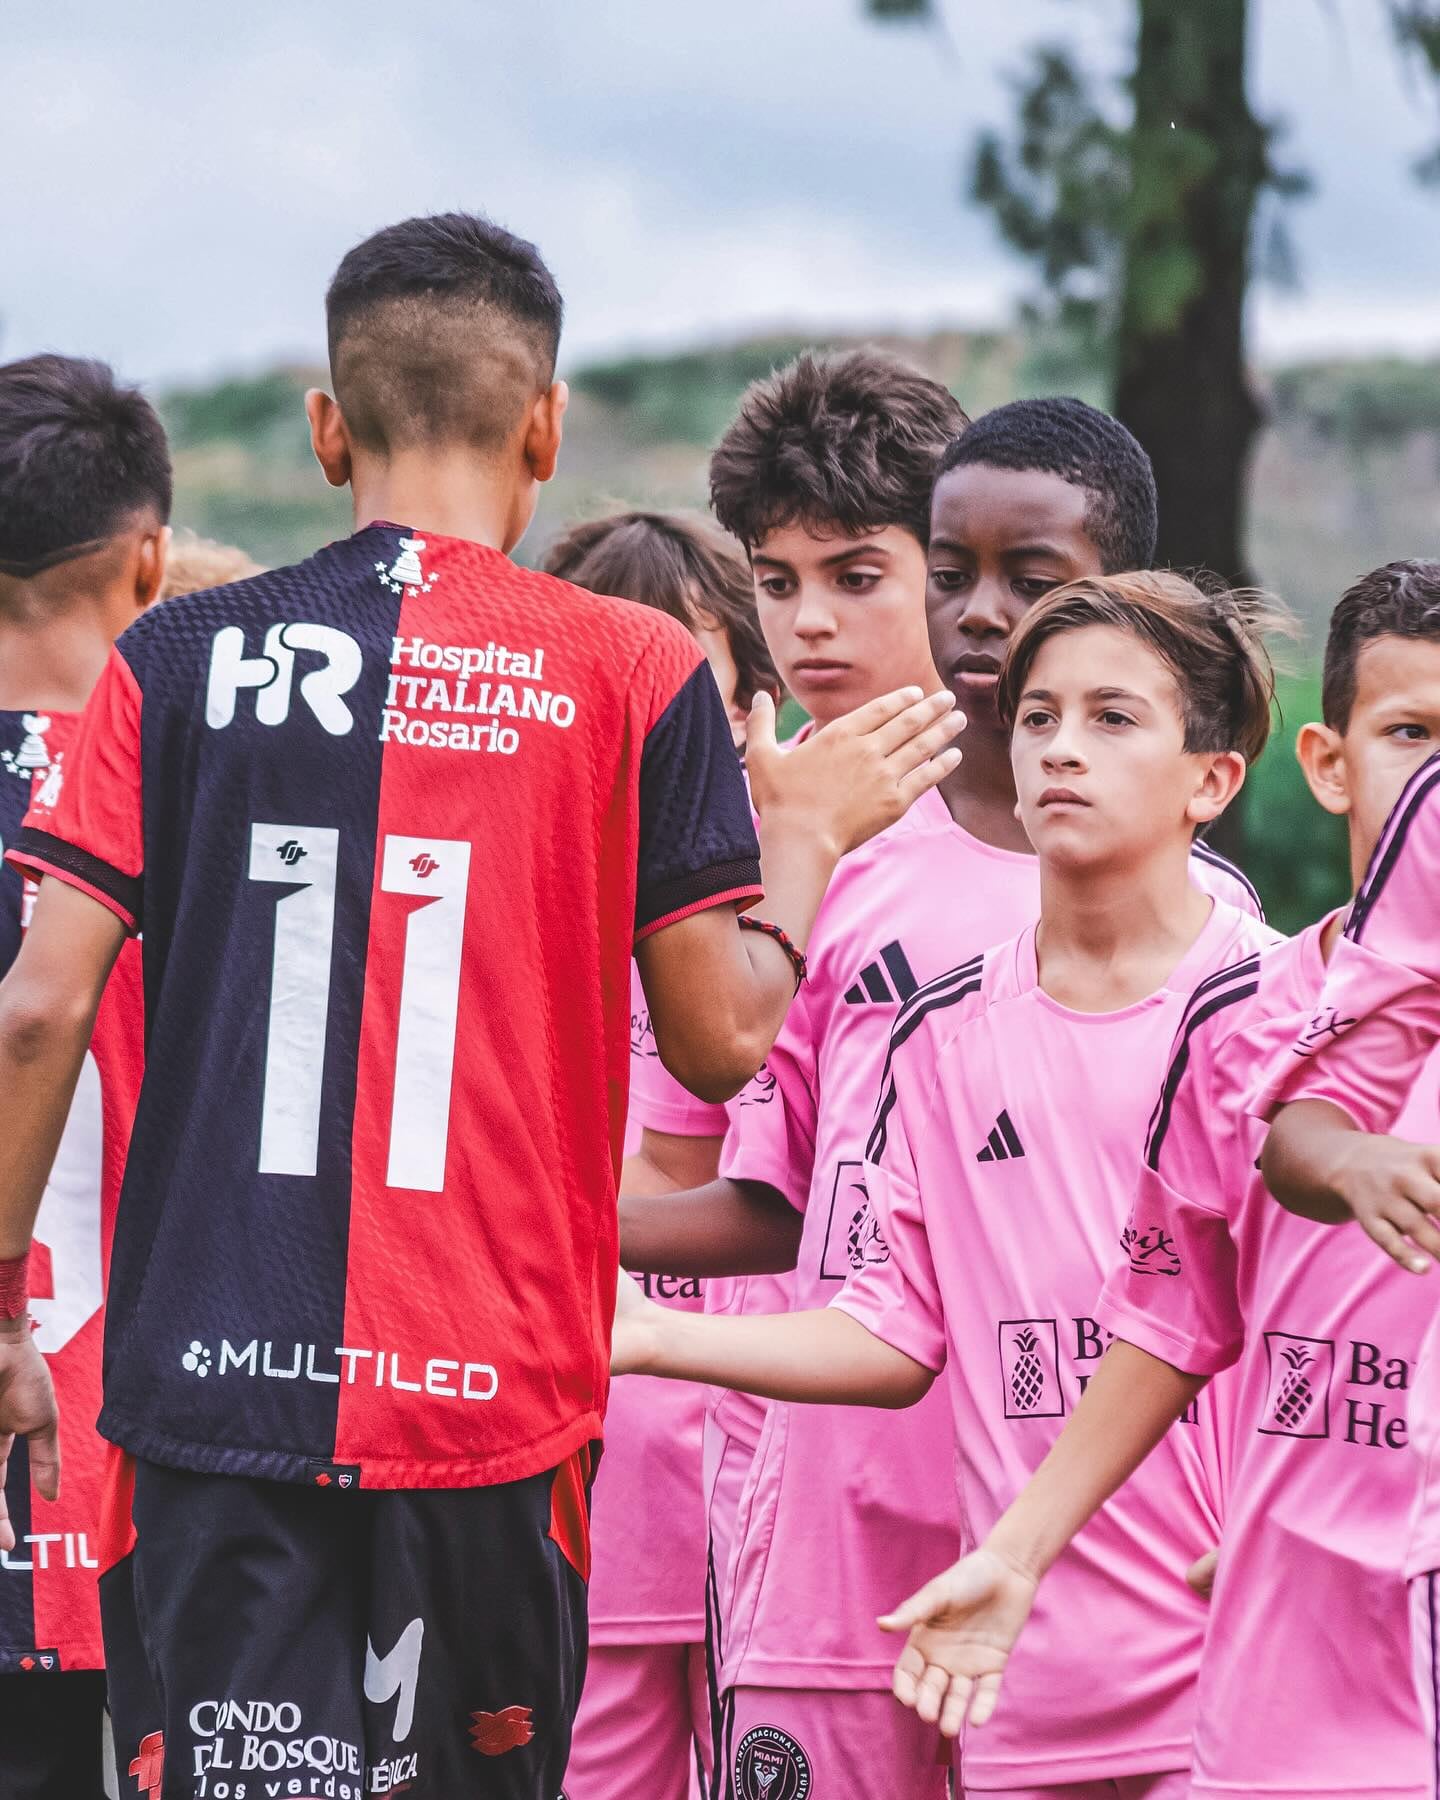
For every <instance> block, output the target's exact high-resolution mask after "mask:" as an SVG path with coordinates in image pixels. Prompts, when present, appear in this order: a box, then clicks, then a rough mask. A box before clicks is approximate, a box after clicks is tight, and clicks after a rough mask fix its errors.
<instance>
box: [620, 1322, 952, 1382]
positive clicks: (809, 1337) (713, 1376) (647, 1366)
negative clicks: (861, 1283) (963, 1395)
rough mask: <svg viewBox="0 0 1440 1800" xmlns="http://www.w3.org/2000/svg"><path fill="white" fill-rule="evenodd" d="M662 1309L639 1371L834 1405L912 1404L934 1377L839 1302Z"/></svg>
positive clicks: (673, 1378) (650, 1334)
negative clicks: (777, 1309)
mask: <svg viewBox="0 0 1440 1800" xmlns="http://www.w3.org/2000/svg"><path fill="white" fill-rule="evenodd" d="M654 1312H655V1314H657V1315H659V1316H658V1317H655V1318H653V1319H652V1321H651V1326H650V1333H649V1348H648V1351H647V1354H646V1357H645V1360H644V1363H643V1365H637V1368H636V1371H635V1372H636V1373H640V1374H646V1375H662V1376H666V1377H668V1378H670V1379H672V1380H677V1381H703V1382H708V1383H709V1384H711V1385H712V1386H715V1387H728V1388H737V1389H738V1390H739V1391H740V1392H741V1393H746V1394H758V1395H759V1396H760V1397H761V1398H762V1399H765V1400H789V1401H795V1402H799V1403H807V1402H808V1403H811V1404H819V1405H828V1406H847V1405H848V1406H912V1405H913V1404H914V1403H915V1401H916V1400H918V1399H919V1398H920V1397H921V1396H922V1395H923V1394H924V1393H925V1392H926V1390H927V1389H928V1388H929V1386H930V1383H931V1381H932V1380H933V1375H932V1373H931V1371H930V1370H929V1369H923V1368H922V1367H921V1366H920V1364H919V1363H917V1362H914V1361H913V1360H912V1359H911V1358H910V1357H908V1356H906V1355H905V1354H904V1353H903V1352H902V1351H899V1350H896V1349H894V1348H893V1347H892V1346H891V1345H889V1344H887V1343H885V1342H884V1341H883V1340H882V1339H880V1338H877V1337H874V1336H872V1334H871V1333H870V1332H868V1331H867V1330H866V1329H865V1327H864V1326H863V1325H861V1324H860V1323H859V1322H858V1320H855V1319H852V1318H851V1317H850V1316H849V1314H848V1313H843V1312H839V1311H837V1310H836V1309H835V1308H833V1307H826V1308H822V1309H820V1310H819V1311H815V1312H798V1313H778V1314H774V1315H770V1316H763V1315H761V1316H752V1317H750V1318H731V1317H715V1316H707V1315H706V1314H704V1313H686V1312H668V1311H663V1310H662V1309H661V1308H659V1307H656V1308H655V1309H654Z"/></svg>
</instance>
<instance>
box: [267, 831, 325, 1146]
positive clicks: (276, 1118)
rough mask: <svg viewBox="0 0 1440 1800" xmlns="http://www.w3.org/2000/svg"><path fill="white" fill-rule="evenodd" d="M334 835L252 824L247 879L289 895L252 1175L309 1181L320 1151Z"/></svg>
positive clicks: (278, 926) (283, 903)
mask: <svg viewBox="0 0 1440 1800" xmlns="http://www.w3.org/2000/svg"><path fill="white" fill-rule="evenodd" d="M339 860H340V833H339V832H338V831H335V830H332V829H329V828H327V827H323V826H319V825H253V826H251V828H250V879H251V880H252V881H278V882H283V883H284V884H285V885H286V886H287V887H292V888H295V889H296V890H297V892H295V893H292V894H285V895H283V896H282V898H281V899H280V900H279V901H278V902H277V903H276V906H275V961H274V968H273V972H272V974H271V978H270V1026H269V1032H268V1035H267V1039H266V1045H265V1096H264V1099H263V1100H262V1101H261V1104H260V1173H261V1174H262V1175H313V1174H314V1173H315V1161H316V1156H317V1154H318V1151H319V1147H320V1095H321V1087H322V1083H323V1080H324V1075H325V1026H326V1022H327V1019H328V1017H329V1012H330V959H331V951H332V949H333V946H334V941H335V871H336V867H337V865H338V863H339Z"/></svg>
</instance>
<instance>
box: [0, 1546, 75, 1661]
mask: <svg viewBox="0 0 1440 1800" xmlns="http://www.w3.org/2000/svg"><path fill="white" fill-rule="evenodd" d="M92 1566H93V1565H92ZM3 1667H4V1659H3V1658H0V1668H3ZM15 1667H16V1668H17V1669H18V1670H19V1671H20V1672H21V1674H22V1675H36V1674H38V1675H53V1674H54V1673H55V1672H56V1670H58V1669H59V1668H60V1667H61V1662H60V1652H59V1651H58V1650H27V1651H26V1652H25V1654H24V1655H23V1656H17V1657H16V1658H15Z"/></svg>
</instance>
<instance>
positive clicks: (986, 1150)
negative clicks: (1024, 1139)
mask: <svg viewBox="0 0 1440 1800" xmlns="http://www.w3.org/2000/svg"><path fill="white" fill-rule="evenodd" d="M1024 1154H1025V1146H1024V1145H1023V1144H1022V1143H1021V1142H1020V1133H1019V1132H1018V1131H1016V1129H1015V1127H1014V1125H1013V1123H1012V1122H1011V1119H1010V1115H1009V1113H1008V1112H1006V1111H1005V1110H1004V1108H1003V1107H1002V1108H1001V1111H1000V1117H999V1118H998V1119H997V1120H996V1121H995V1123H994V1125H993V1126H991V1128H990V1135H989V1137H988V1138H986V1140H985V1142H984V1143H983V1144H982V1145H981V1146H980V1148H979V1149H978V1150H977V1151H976V1152H975V1160H976V1162H984V1163H989V1162H1009V1161H1010V1160H1011V1159H1012V1158H1013V1157H1017V1156H1023V1155H1024Z"/></svg>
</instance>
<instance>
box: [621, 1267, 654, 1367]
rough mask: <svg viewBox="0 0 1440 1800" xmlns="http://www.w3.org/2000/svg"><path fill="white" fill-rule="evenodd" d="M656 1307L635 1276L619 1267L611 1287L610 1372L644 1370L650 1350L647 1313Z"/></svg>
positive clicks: (650, 1327) (649, 1327) (649, 1325)
mask: <svg viewBox="0 0 1440 1800" xmlns="http://www.w3.org/2000/svg"><path fill="white" fill-rule="evenodd" d="M660 1310H661V1309H660V1308H659V1307H657V1306H656V1304H655V1302H654V1301H653V1300H650V1299H647V1298H646V1295H645V1290H644V1289H643V1288H642V1287H641V1286H640V1283H639V1282H638V1281H637V1280H636V1279H635V1277H634V1276H633V1275H628V1274H626V1272H625V1270H624V1269H622V1270H621V1271H620V1282H619V1285H618V1287H617V1288H616V1290H615V1328H614V1331H613V1334H612V1335H611V1338H610V1373H611V1374H612V1375H635V1374H638V1373H640V1372H642V1371H643V1370H644V1368H645V1364H646V1360H647V1358H648V1356H649V1353H650V1350H651V1332H652V1326H651V1322H650V1320H651V1315H652V1314H653V1313H657V1312H659V1311H660Z"/></svg>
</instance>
